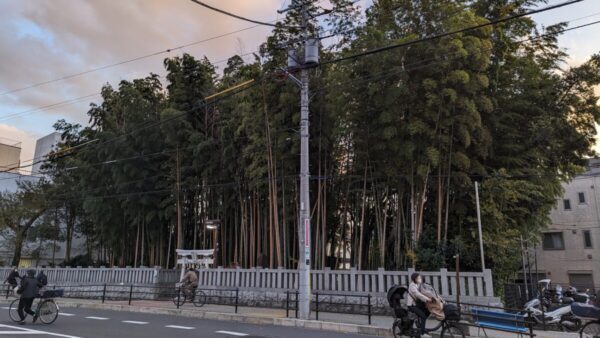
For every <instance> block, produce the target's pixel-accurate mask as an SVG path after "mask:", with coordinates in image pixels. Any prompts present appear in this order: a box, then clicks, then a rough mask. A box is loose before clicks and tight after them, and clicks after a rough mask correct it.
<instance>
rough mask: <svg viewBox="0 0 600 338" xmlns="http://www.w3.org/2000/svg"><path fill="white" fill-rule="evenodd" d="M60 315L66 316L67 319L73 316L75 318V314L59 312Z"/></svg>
mask: <svg viewBox="0 0 600 338" xmlns="http://www.w3.org/2000/svg"><path fill="white" fill-rule="evenodd" d="M58 314H59V315H60V316H65V317H73V316H74V314H72V313H64V312H59V313H58Z"/></svg>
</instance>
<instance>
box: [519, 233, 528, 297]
mask: <svg viewBox="0 0 600 338" xmlns="http://www.w3.org/2000/svg"><path fill="white" fill-rule="evenodd" d="M521 258H522V260H523V283H524V284H525V298H526V300H525V301H529V287H528V286H527V271H526V270H525V250H524V248H523V236H521Z"/></svg>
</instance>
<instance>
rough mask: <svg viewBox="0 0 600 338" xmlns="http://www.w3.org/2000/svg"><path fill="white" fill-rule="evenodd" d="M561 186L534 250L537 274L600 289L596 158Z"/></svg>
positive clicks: (599, 196)
mask: <svg viewBox="0 0 600 338" xmlns="http://www.w3.org/2000/svg"><path fill="white" fill-rule="evenodd" d="M563 187H564V195H563V196H562V198H560V199H559V200H558V201H557V205H556V207H555V208H554V209H553V210H552V212H551V214H550V218H551V220H552V223H551V225H550V226H549V227H548V229H547V230H546V231H545V232H544V233H543V234H542V240H541V246H540V247H538V248H537V250H536V256H537V265H538V266H537V270H538V273H539V275H540V276H545V277H546V278H551V279H552V282H553V283H556V284H560V285H562V286H567V285H573V286H575V287H577V288H579V289H588V288H589V289H596V290H597V289H600V250H599V249H600V205H599V202H600V191H599V190H600V159H592V160H590V161H589V163H588V167H587V171H586V172H585V173H583V174H581V175H579V176H577V177H575V178H574V179H573V181H571V182H569V183H566V184H564V185H563Z"/></svg>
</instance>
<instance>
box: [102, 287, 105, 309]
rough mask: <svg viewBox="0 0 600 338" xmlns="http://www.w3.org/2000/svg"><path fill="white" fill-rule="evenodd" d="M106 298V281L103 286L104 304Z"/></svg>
mask: <svg viewBox="0 0 600 338" xmlns="http://www.w3.org/2000/svg"><path fill="white" fill-rule="evenodd" d="M105 298H106V283H104V286H103V287H102V304H104V299H105Z"/></svg>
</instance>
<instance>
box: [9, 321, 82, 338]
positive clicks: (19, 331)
mask: <svg viewBox="0 0 600 338" xmlns="http://www.w3.org/2000/svg"><path fill="white" fill-rule="evenodd" d="M0 328H8V329H13V330H17V331H0V335H1V334H7V335H8V334H10V335H20V334H23V335H24V334H27V335H30V334H44V335H48V336H54V337H63V338H81V337H77V336H69V335H66V334H61V333H54V332H48V331H40V330H31V329H25V328H22V327H18V326H11V325H4V324H0Z"/></svg>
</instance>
